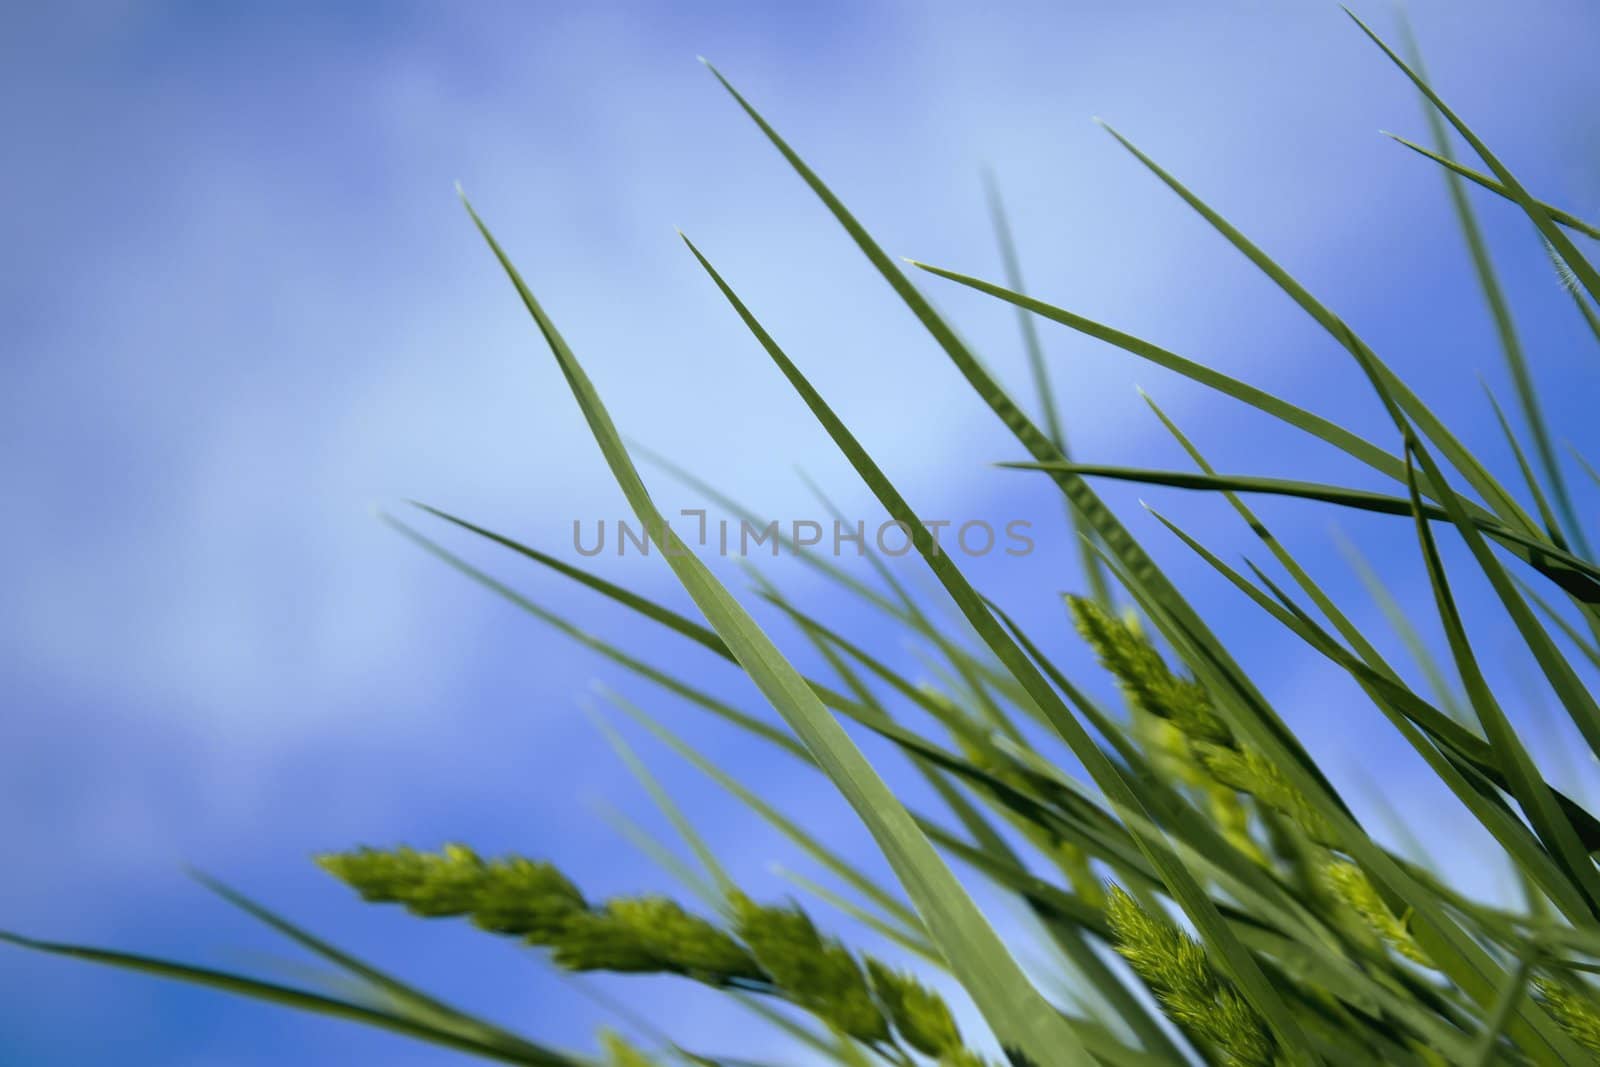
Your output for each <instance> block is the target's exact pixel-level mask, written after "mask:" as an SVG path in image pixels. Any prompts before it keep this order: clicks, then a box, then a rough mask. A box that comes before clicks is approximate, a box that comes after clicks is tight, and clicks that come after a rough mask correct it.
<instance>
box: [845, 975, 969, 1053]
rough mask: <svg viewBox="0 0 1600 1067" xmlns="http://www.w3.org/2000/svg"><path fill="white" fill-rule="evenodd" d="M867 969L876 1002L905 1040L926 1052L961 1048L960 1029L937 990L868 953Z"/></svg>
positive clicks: (944, 1051) (956, 1050)
mask: <svg viewBox="0 0 1600 1067" xmlns="http://www.w3.org/2000/svg"><path fill="white" fill-rule="evenodd" d="M867 973H868V974H869V975H871V977H872V989H873V991H874V992H875V993H877V994H878V1002H879V1003H880V1004H882V1005H883V1007H884V1010H885V1011H887V1012H888V1013H889V1018H890V1019H891V1020H892V1021H893V1022H894V1028H895V1029H896V1030H898V1031H899V1032H900V1036H901V1037H903V1038H904V1039H905V1041H906V1044H908V1045H910V1046H911V1047H912V1048H914V1049H916V1050H917V1051H918V1052H923V1053H926V1054H927V1055H929V1056H944V1055H946V1054H947V1053H953V1052H958V1051H960V1049H961V1031H960V1030H958V1029H956V1021H955V1019H954V1018H953V1017H952V1016H951V1015H950V1008H949V1006H948V1005H946V1004H945V1002H944V999H943V998H942V997H940V996H939V994H937V993H935V992H934V991H933V990H931V989H929V988H927V987H926V986H924V985H922V984H921V983H920V982H918V981H917V980H916V979H915V978H912V977H911V976H910V975H908V974H901V973H899V972H897V971H893V970H890V969H889V968H888V967H886V966H885V965H884V964H882V963H880V962H878V961H877V960H875V959H872V958H870V957H869V958H868V959H867Z"/></svg>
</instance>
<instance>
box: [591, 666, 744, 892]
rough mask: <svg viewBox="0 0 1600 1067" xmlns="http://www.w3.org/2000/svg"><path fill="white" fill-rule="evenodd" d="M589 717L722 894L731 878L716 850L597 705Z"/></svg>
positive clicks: (606, 690)
mask: <svg viewBox="0 0 1600 1067" xmlns="http://www.w3.org/2000/svg"><path fill="white" fill-rule="evenodd" d="M599 691H600V692H601V693H602V694H603V695H607V696H608V697H609V695H610V692H611V691H610V690H609V689H607V688H605V687H601V688H600V690H599ZM589 717H590V719H592V720H593V722H594V724H595V728H596V729H598V730H599V731H600V733H601V736H603V737H604V738H605V739H606V743H607V744H609V745H610V746H611V748H612V751H614V752H616V754H617V758H618V759H620V760H622V763H623V765H624V766H626V767H627V768H628V770H629V772H630V773H632V774H633V776H634V777H635V778H636V779H638V781H639V784H640V785H642V786H643V787H644V790H645V792H647V793H649V794H650V799H651V800H652V801H654V802H655V805H656V807H657V808H659V809H660V810H661V813H662V814H663V815H665V816H666V817H667V821H668V822H670V823H671V824H672V828H673V829H674V830H676V831H677V832H678V836H679V837H681V838H683V840H684V843H685V844H686V845H688V846H689V848H690V850H691V851H693V852H694V855H695V858H696V859H698V860H699V861H700V865H701V866H702V867H704V868H705V869H706V873H707V874H709V875H711V878H712V880H713V881H714V882H715V883H716V885H717V888H718V889H719V890H721V892H722V895H723V897H726V896H727V894H728V892H729V891H730V890H732V889H733V888H734V884H733V879H731V878H729V877H728V872H727V871H726V870H725V869H723V866H722V864H721V863H720V862H719V861H718V860H717V854H716V853H715V852H713V851H711V846H710V845H708V844H707V843H706V839H705V838H704V837H702V836H701V835H700V832H699V831H698V830H696V829H695V828H694V823H693V822H691V821H690V820H689V818H688V816H686V815H685V814H684V813H683V810H682V809H681V808H679V807H678V805H677V803H676V802H674V801H673V799H672V796H671V794H669V793H668V792H667V791H666V789H665V788H663V786H662V785H661V783H660V782H658V781H657V780H656V776H655V775H653V774H651V773H650V768H649V767H647V766H645V763H644V761H643V760H641V759H640V758H639V756H638V754H637V753H636V752H634V751H633V747H632V746H631V745H629V744H628V741H627V739H626V738H624V737H623V736H622V734H621V733H620V732H618V730H617V729H616V727H614V726H612V725H611V724H610V723H609V722H607V721H606V718H605V716H604V715H602V714H601V713H600V711H599V709H597V708H591V709H590V715H589Z"/></svg>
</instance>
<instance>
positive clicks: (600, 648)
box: [383, 515, 812, 763]
mask: <svg viewBox="0 0 1600 1067" xmlns="http://www.w3.org/2000/svg"><path fill="white" fill-rule="evenodd" d="M383 521H384V522H385V523H386V524H387V525H389V526H390V527H391V528H392V529H394V530H396V531H398V532H399V533H400V534H401V535H402V536H404V537H405V538H406V539H407V540H409V541H411V542H412V543H414V544H416V545H418V546H420V547H421V548H422V549H423V550H424V551H426V552H428V553H429V554H430V555H433V556H435V557H437V558H439V559H441V560H443V561H444V562H445V563H447V564H449V565H450V566H451V567H453V568H454V569H456V570H457V571H460V572H461V573H462V574H464V575H466V576H467V577H468V578H471V579H472V580H473V581H475V582H477V583H478V584H480V585H482V586H483V587H484V588H486V589H488V590H489V591H490V592H492V593H495V594H496V595H498V596H500V597H502V598H504V599H505V600H507V601H509V602H510V603H512V604H514V605H515V606H517V607H518V608H520V609H522V610H523V611H525V612H527V613H528V614H530V615H532V616H533V617H534V618H536V619H538V620H540V621H541V622H544V623H545V624H547V625H549V626H551V627H554V628H555V629H556V630H558V631H560V632H561V633H562V634H565V635H566V636H567V637H570V638H572V639H573V640H574V641H577V642H578V643H579V644H581V645H583V646H584V647H586V648H589V649H592V650H594V651H595V652H598V653H599V654H600V655H602V656H605V657H606V658H607V659H609V660H611V661H612V662H614V663H618V664H620V665H621V666H623V667H626V668H627V669H628V670H630V671H632V672H633V673H635V674H637V675H639V676H640V677H641V678H646V679H648V680H650V681H651V682H654V683H655V684H656V685H659V686H661V687H662V688H663V689H666V690H667V691H668V692H670V693H673V694H675V695H677V696H680V697H682V698H684V699H685V700H688V701H689V702H691V703H693V704H695V705H697V706H699V707H701V708H703V709H704V710H706V711H709V712H710V713H711V714H713V715H716V716H717V717H718V718H721V719H723V720H725V721H727V722H730V723H732V724H733V725H735V726H737V727H739V728H740V729H742V730H746V731H748V732H750V733H752V734H754V735H756V736H757V737H760V738H761V739H763V740H765V741H767V742H769V743H771V744H773V745H775V746H777V747H778V748H780V749H782V750H783V751H785V752H787V753H788V754H789V755H791V756H793V757H795V758H797V759H800V760H803V761H805V762H807V763H810V762H812V760H811V753H810V752H808V751H807V750H806V748H805V746H804V745H802V744H800V742H798V741H796V740H795V739H794V738H793V737H792V736H791V735H789V734H787V733H785V732H784V731H782V730H781V729H779V728H777V727H776V726H773V725H772V724H771V723H766V722H763V721H761V720H760V719H757V718H755V717H753V716H751V715H749V714H747V713H745V712H743V711H740V710H739V709H738V708H736V707H734V706H733V705H731V704H729V703H727V702H726V701H722V700H718V699H717V698H716V697H713V696H711V695H710V694H709V693H707V692H705V691H704V690H703V689H699V688H696V687H694V686H691V685H688V684H687V683H685V682H682V681H680V680H679V679H678V678H677V677H675V676H673V675H670V674H668V673H666V672H665V671H662V670H658V669H657V668H655V667H652V666H650V665H649V664H648V663H645V662H644V661H643V660H639V659H635V658H634V657H633V656H630V655H629V654H628V653H626V652H623V651H622V650H621V649H620V648H618V647H617V646H615V645H613V644H611V643H610V642H609V641H604V640H601V639H600V638H598V637H596V636H594V635H593V634H591V633H589V632H588V631H586V630H583V629H581V628H580V627H578V626H577V625H576V624H574V623H572V622H571V621H569V620H568V619H566V618H563V617H562V616H560V615H557V614H556V613H555V612H553V611H550V610H548V609H546V608H543V607H541V606H540V605H538V604H536V603H534V602H533V601H532V600H529V599H528V598H527V597H525V596H523V595H522V594H521V593H518V592H516V591H515V590H513V589H512V588H511V587H510V586H507V585H505V584H504V583H503V582H499V581H497V580H495V579H494V578H492V577H490V576H489V575H487V574H485V573H484V572H483V571H480V570H478V569H477V568H476V567H474V566H472V564H470V563H468V562H467V561H466V560H464V559H462V558H461V557H459V556H457V555H455V554H454V553H452V552H450V551H449V550H448V549H446V548H444V547H442V546H441V545H439V544H438V543H436V542H434V541H433V540H431V539H429V538H428V537H426V536H424V535H423V534H420V533H418V532H417V531H415V530H413V529H412V528H411V527H409V526H407V525H406V524H405V523H403V522H401V521H400V520H399V519H395V518H392V517H390V516H388V515H384V516H383ZM630 596H631V594H630ZM634 599H638V600H643V599H644V598H642V597H636V598H634ZM655 606H656V607H658V608H659V605H655ZM660 611H661V612H663V613H665V612H666V609H664V608H661V609H660ZM649 617H650V618H654V619H656V621H663V620H662V619H660V618H659V617H657V615H655V614H649ZM668 625H669V628H674V629H675V627H670V624H668ZM719 644H720V642H719Z"/></svg>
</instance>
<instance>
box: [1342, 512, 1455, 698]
mask: <svg viewBox="0 0 1600 1067" xmlns="http://www.w3.org/2000/svg"><path fill="white" fill-rule="evenodd" d="M1334 535H1335V536H1334V543H1335V544H1336V545H1337V546H1338V548H1339V551H1340V553H1341V554H1342V555H1343V556H1344V558H1345V560H1346V562H1348V563H1349V564H1350V569H1351V570H1353V571H1355V573H1356V578H1357V580H1359V581H1360V582H1361V584H1362V586H1363V587H1364V588H1365V589H1366V591H1367V595H1368V596H1370V597H1371V598H1372V600H1373V603H1375V604H1377V605H1378V610H1379V611H1381V612H1382V613H1383V617H1384V618H1385V619H1387V620H1388V622H1389V627H1390V628H1391V629H1392V630H1394V632H1395V633H1396V634H1398V635H1399V637H1400V641H1401V643H1402V644H1404V645H1405V646H1406V651H1407V652H1409V653H1410V655H1411V658H1412V659H1413V660H1415V661H1416V664H1417V666H1418V667H1420V668H1421V669H1422V674H1423V677H1425V678H1426V679H1427V681H1428V687H1429V688H1430V689H1432V690H1433V695H1434V699H1435V700H1437V701H1438V702H1439V706H1440V707H1441V708H1443V709H1444V710H1445V712H1446V713H1448V714H1449V715H1450V717H1451V718H1453V719H1455V720H1456V721H1457V722H1465V721H1466V710H1465V709H1464V708H1463V707H1462V706H1461V703H1460V700H1459V698H1458V697H1457V696H1456V689H1455V686H1454V685H1452V684H1451V682H1450V679H1449V678H1448V677H1447V676H1446V675H1445V672H1444V669H1443V668H1442V667H1441V666H1440V665H1439V661H1438V660H1437V659H1436V658H1434V655H1433V653H1432V652H1430V651H1429V650H1428V646H1427V644H1426V642H1424V641H1423V640H1422V635H1421V634H1420V633H1418V632H1417V628H1416V627H1415V626H1413V625H1412V623H1411V619H1410V617H1408V616H1407V615H1406V613H1405V611H1404V609H1402V608H1401V607H1400V604H1399V602H1398V601H1397V600H1395V598H1394V594H1393V593H1391V592H1389V587H1388V586H1387V585H1385V584H1384V583H1383V581H1381V580H1380V579H1379V578H1378V575H1377V572H1375V571H1374V570H1373V569H1372V565H1371V564H1369V563H1368V562H1367V560H1366V557H1365V556H1363V555H1362V554H1361V550H1360V549H1359V548H1357V547H1356V545H1355V542H1353V541H1351V540H1349V539H1348V538H1346V537H1345V536H1344V535H1343V534H1340V533H1339V532H1338V531H1337V530H1335V531H1334Z"/></svg>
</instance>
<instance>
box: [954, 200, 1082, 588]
mask: <svg viewBox="0 0 1600 1067" xmlns="http://www.w3.org/2000/svg"><path fill="white" fill-rule="evenodd" d="M984 188H985V191H986V192H987V193H988V197H989V218H990V221H991V223H992V225H993V226H994V233H995V240H996V241H997V242H998V243H999V245H1000V262H1001V265H1002V267H1003V268H1004V270H1005V275H1006V284H1007V285H1009V286H1010V287H1011V288H1012V289H1015V290H1016V291H1017V292H1019V293H1021V292H1026V291H1027V290H1026V289H1025V288H1024V286H1023V284H1022V263H1021V260H1020V259H1019V258H1018V256H1017V245H1016V241H1015V239H1014V238H1013V237H1012V234H1011V220H1010V219H1009V218H1007V217H1006V208H1005V202H1004V201H1003V200H1002V199H1001V197H1000V184H999V182H997V181H996V180H995V177H994V175H993V174H992V173H990V172H988V171H985V172H984ZM1017 328H1018V329H1020V330H1021V331H1022V347H1023V349H1024V350H1025V351H1026V352H1027V355H1028V368H1029V369H1030V370H1031V371H1032V372H1033V389H1034V392H1035V393H1037V394H1038V396H1039V410H1040V412H1041V413H1042V414H1043V415H1044V432H1045V434H1046V435H1047V436H1048V437H1049V438H1050V443H1051V444H1053V445H1055V446H1056V450H1057V451H1059V452H1060V453H1061V455H1062V457H1063V458H1064V459H1069V460H1070V459H1071V458H1072V453H1071V452H1070V451H1069V450H1068V448H1067V433H1066V430H1065V428H1063V426H1062V425H1061V414H1060V412H1059V411H1058V410H1057V408H1056V397H1055V390H1054V389H1053V388H1052V387H1051V385H1050V369H1049V367H1048V366H1047V365H1046V363H1045V360H1044V349H1043V348H1042V347H1041V346H1040V344H1039V330H1038V327H1037V326H1035V325H1034V321H1033V316H1032V315H1030V314H1028V313H1027V312H1026V311H1024V310H1023V309H1022V308H1018V309H1017ZM1067 518H1068V519H1069V520H1070V521H1071V523H1072V528H1073V530H1074V531H1076V532H1077V534H1078V537H1079V542H1078V543H1079V548H1080V550H1081V553H1082V559H1083V573H1084V576H1085V577H1086V578H1087V579H1088V581H1089V592H1090V595H1091V596H1093V597H1094V599H1095V600H1096V601H1098V602H1099V603H1100V604H1101V605H1102V606H1103V607H1105V608H1106V609H1107V610H1110V609H1111V607H1112V602H1111V587H1110V586H1109V585H1107V584H1106V572H1105V568H1104V567H1103V566H1101V564H1100V557H1099V555H1097V554H1096V553H1095V551H1094V549H1093V548H1091V547H1090V546H1089V545H1088V544H1085V543H1084V539H1092V538H1093V537H1094V528H1093V527H1092V526H1090V525H1088V523H1087V522H1085V521H1084V518H1083V516H1082V515H1080V514H1078V509H1077V508H1075V507H1073V505H1072V502H1071V501H1070V500H1068V501H1067Z"/></svg>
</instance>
